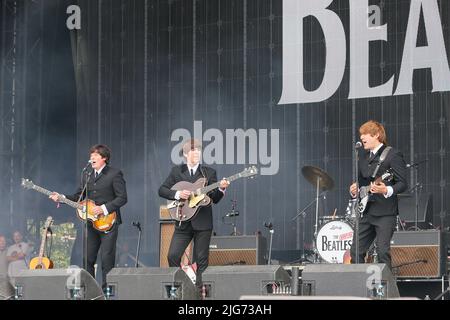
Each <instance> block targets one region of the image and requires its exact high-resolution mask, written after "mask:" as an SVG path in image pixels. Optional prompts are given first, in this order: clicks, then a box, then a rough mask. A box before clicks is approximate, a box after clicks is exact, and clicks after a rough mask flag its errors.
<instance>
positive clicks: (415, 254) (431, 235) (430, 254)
mask: <svg viewBox="0 0 450 320" xmlns="http://www.w3.org/2000/svg"><path fill="white" fill-rule="evenodd" d="M391 256H392V272H393V273H394V275H396V276H397V277H398V278H402V277H403V278H432V277H440V276H442V275H444V274H445V273H446V272H447V253H446V250H445V246H444V241H443V237H442V233H441V232H440V231H439V230H418V231H398V232H394V235H393V237H392V240H391Z"/></svg>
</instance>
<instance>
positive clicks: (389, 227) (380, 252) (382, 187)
mask: <svg viewBox="0 0 450 320" xmlns="http://www.w3.org/2000/svg"><path fill="white" fill-rule="evenodd" d="M359 133H360V138H361V142H362V144H363V146H364V149H363V150H359V163H358V167H359V170H358V171H359V172H358V183H359V187H362V186H369V185H370V193H371V195H370V197H369V202H368V203H367V207H366V210H365V212H364V213H363V216H362V218H361V219H360V221H359V263H364V257H365V256H366V253H367V251H368V249H369V247H370V245H371V244H372V242H373V241H374V239H375V238H376V241H375V244H376V249H377V256H378V262H379V263H385V264H386V265H387V266H388V267H389V268H392V266H391V245H390V242H391V238H392V235H393V234H394V230H395V226H396V223H397V215H398V199H397V195H398V194H399V193H402V192H404V191H405V190H406V189H407V181H406V163H405V160H404V159H403V154H402V153H401V152H400V151H398V150H396V149H394V148H391V149H390V150H389V152H388V154H387V155H386V158H385V159H384V161H381V164H380V165H379V166H378V164H379V163H380V156H381V155H382V153H383V151H384V150H385V148H386V147H387V140H386V132H385V129H384V127H383V125H382V124H380V123H379V122H376V121H373V120H370V121H368V122H366V123H364V124H363V125H362V126H361V127H360V128H359ZM377 166H378V170H377ZM388 169H391V172H392V173H393V179H392V180H391V181H386V182H375V178H377V177H380V176H381V175H382V174H383V173H385V172H386V171H387V170H388ZM375 171H376V172H375ZM374 173H376V175H375V177H373V176H374ZM357 193H358V189H357V185H356V183H353V184H352V185H351V186H350V194H351V195H352V197H356V196H357ZM355 237H356V232H355V233H354V235H353V243H352V248H351V261H352V263H355V262H356V242H355Z"/></svg>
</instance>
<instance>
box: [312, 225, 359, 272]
mask: <svg viewBox="0 0 450 320" xmlns="http://www.w3.org/2000/svg"><path fill="white" fill-rule="evenodd" d="M352 239H353V228H352V226H351V225H350V224H349V223H347V222H345V221H339V220H333V221H329V222H327V223H326V224H324V225H323V226H322V227H321V228H320V230H319V232H318V234H317V239H316V251H317V252H318V254H319V255H320V257H321V258H322V259H323V260H324V261H326V262H328V263H344V262H345V254H346V252H347V251H349V250H350V247H351V245H352ZM347 254H348V253H347Z"/></svg>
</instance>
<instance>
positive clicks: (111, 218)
mask: <svg viewBox="0 0 450 320" xmlns="http://www.w3.org/2000/svg"><path fill="white" fill-rule="evenodd" d="M22 187H24V188H26V189H32V190H35V191H37V192H40V193H43V194H45V195H47V196H50V195H51V194H52V193H53V192H52V191H49V190H47V189H44V188H42V187H40V186H38V185H35V184H34V183H33V181H31V180H28V179H22ZM58 200H59V201H60V202H62V203H65V204H67V205H68V206H71V207H72V208H75V209H77V216H78V218H80V219H81V220H83V221H84V220H86V216H87V219H88V220H90V221H92V225H93V227H94V228H95V229H97V230H98V231H103V232H106V231H109V230H110V229H111V228H112V226H113V225H114V222H115V221H116V212H110V213H108V215H106V216H105V215H96V214H95V213H94V212H92V208H94V207H95V206H96V204H95V202H94V201H92V200H88V201H86V200H83V201H80V202H75V201H71V200H69V199H67V198H65V197H60V198H59V199H58ZM86 208H87V210H86ZM86 211H87V215H86Z"/></svg>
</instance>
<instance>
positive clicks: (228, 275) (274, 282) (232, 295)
mask: <svg viewBox="0 0 450 320" xmlns="http://www.w3.org/2000/svg"><path fill="white" fill-rule="evenodd" d="M202 280H203V285H204V286H205V287H206V292H207V296H206V299H213V300H216V299H221V300H238V299H239V298H240V297H241V296H242V295H271V294H272V293H273V292H274V290H276V289H280V290H281V288H287V287H289V286H290V277H289V274H288V272H287V271H286V270H284V269H283V268H282V267H281V266H278V265H263V266H212V267H211V266H210V267H208V268H207V269H206V270H205V271H204V272H203V275H202Z"/></svg>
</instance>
